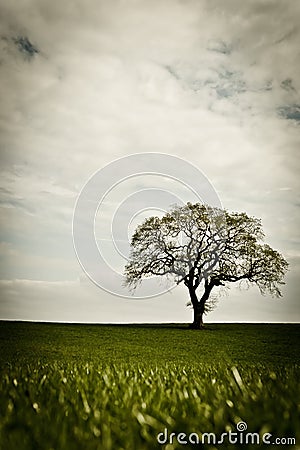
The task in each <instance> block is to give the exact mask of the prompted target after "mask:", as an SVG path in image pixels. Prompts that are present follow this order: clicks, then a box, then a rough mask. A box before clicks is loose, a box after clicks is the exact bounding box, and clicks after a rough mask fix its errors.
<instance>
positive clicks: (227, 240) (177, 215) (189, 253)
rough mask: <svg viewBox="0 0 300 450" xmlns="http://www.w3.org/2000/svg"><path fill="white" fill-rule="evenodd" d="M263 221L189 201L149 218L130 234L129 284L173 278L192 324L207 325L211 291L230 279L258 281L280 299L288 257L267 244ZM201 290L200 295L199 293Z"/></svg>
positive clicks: (132, 286)
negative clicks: (189, 310) (188, 308)
mask: <svg viewBox="0 0 300 450" xmlns="http://www.w3.org/2000/svg"><path fill="white" fill-rule="evenodd" d="M263 237H264V234H263V231H262V226H261V222H260V220H259V219H256V218H254V217H249V216H248V215H247V214H245V213H229V212H228V211H226V210H223V209H220V208H215V207H210V206H208V205H202V204H200V203H196V204H191V203H187V205H185V206H174V207H173V208H172V209H171V210H170V212H168V213H167V214H165V215H164V216H163V217H162V218H158V217H150V218H148V219H146V220H145V221H144V222H143V223H142V224H141V225H139V226H138V227H137V229H136V231H135V233H134V234H133V236H132V240H131V253H130V258H129V262H128V264H127V265H126V267H125V276H126V284H127V285H128V286H129V287H131V288H132V289H135V288H136V286H137V285H138V284H139V283H140V282H141V281H142V280H143V278H145V277H152V276H154V275H157V276H167V277H172V278H173V279H174V280H175V281H176V282H177V284H179V283H184V284H185V286H186V287H187V289H188V291H189V296H190V303H191V305H192V307H193V312H194V319H193V323H192V325H191V326H192V327H193V328H197V329H198V328H202V327H203V315H204V313H205V312H206V310H207V306H208V304H209V303H207V302H208V300H209V298H210V295H211V292H212V290H213V288H214V287H215V286H225V285H228V283H232V282H241V281H244V282H246V283H247V285H250V284H251V283H254V284H256V285H257V286H258V288H259V290H260V292H261V294H265V293H270V294H271V295H272V296H275V297H280V296H281V292H280V285H282V284H284V282H283V278H284V275H285V273H286V271H287V268H288V263H287V261H286V260H285V259H284V258H283V256H282V255H281V254H280V253H278V252H277V251H276V250H273V249H272V248H271V247H270V246H269V245H267V244H263V243H261V241H262V239H263ZM199 290H200V291H201V294H200V295H198V291H199Z"/></svg>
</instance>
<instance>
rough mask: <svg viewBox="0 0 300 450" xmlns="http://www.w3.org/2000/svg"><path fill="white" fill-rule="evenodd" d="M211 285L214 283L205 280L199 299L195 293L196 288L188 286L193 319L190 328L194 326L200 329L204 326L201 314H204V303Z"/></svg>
mask: <svg viewBox="0 0 300 450" xmlns="http://www.w3.org/2000/svg"><path fill="white" fill-rule="evenodd" d="M213 287H214V284H213V283H212V282H211V283H209V282H208V281H207V280H206V281H205V285H204V289H205V290H204V293H203V295H202V297H201V299H200V300H198V297H197V294H196V289H194V288H193V287H190V288H189V294H190V298H191V302H192V305H193V309H194V319H193V323H192V324H191V328H194V329H197V330H201V329H202V328H204V324H203V315H204V310H205V303H206V301H207V300H208V298H209V296H210V293H211V290H212V288H213Z"/></svg>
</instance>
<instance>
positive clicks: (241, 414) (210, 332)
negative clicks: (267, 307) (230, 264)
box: [0, 322, 300, 450]
mask: <svg viewBox="0 0 300 450" xmlns="http://www.w3.org/2000/svg"><path fill="white" fill-rule="evenodd" d="M299 344H300V325H286V324H282V325H281V324H272V325H267V324H211V325H208V326H207V328H206V329H205V330H203V331H195V330H189V329H187V327H186V326H185V325H123V326H121V325H120V326H118V325H73V324H41V323H20V322H19V323H18V322H0V355H1V356H0V375H1V376H0V398H1V402H0V449H1V450H2V449H3V450H4V449H5V450H15V449H20V450H23V449H24V450H27V449H45V450H46V449H48V450H50V449H53V450H63V449H70V450H73V449H74V450H77V449H83V450H84V449H87V450H89V449H99V450H100V449H101V450H102V449H103V450H110V449H114V450H119V449H128V450H129V449H130V450H135V449H137V450H138V449H145V450H148V449H156V448H161V449H165V450H171V449H177V448H207V449H208V448H210V449H213V448H221V449H225V448H259V446H256V445H254V444H253V443H252V444H250V445H244V444H241V443H237V444H235V445H233V444H230V443H228V441H227V442H226V438H225V441H224V443H223V444H215V445H213V444H212V443H211V444H207V443H206V444H205V445H204V446H200V447H199V446H197V445H193V444H192V443H188V444H185V445H182V444H179V443H178V440H177V439H176V438H175V437H173V438H172V439H171V440H172V444H170V443H169V444H168V445H160V444H158V443H157V438H156V437H157V434H158V433H161V432H163V431H164V430H165V429H167V430H168V440H170V436H169V435H170V433H172V432H174V433H176V435H178V433H180V432H183V433H186V434H187V436H189V434H190V433H197V435H198V436H199V437H200V439H201V435H202V433H205V432H206V433H209V432H214V433H216V434H217V438H220V436H221V434H222V433H223V432H226V431H227V432H228V431H229V430H232V431H236V425H237V423H238V422H241V421H243V422H246V423H247V426H248V429H247V432H253V433H260V438H261V436H262V435H263V434H264V433H270V434H271V435H272V437H271V438H270V442H272V441H274V440H275V438H285V439H287V438H290V437H291V438H296V440H297V443H298V445H299V444H300V433H299V417H300V415H299V409H300V392H299V382H298V380H299V378H300V377H299V376H300V365H299ZM247 432H246V431H245V432H244V433H242V434H238V439H240V440H241V439H242V436H243V438H245V434H246V433H247ZM297 433H298V434H297ZM161 439H162V440H164V435H163V436H161ZM193 439H196V438H195V436H194V437H193ZM239 442H240V441H239ZM286 442H287V441H282V443H281V444H280V445H276V446H275V445H273V446H272V447H273V448H274V447H275V448H288V445H284V443H286ZM264 447H269V448H270V446H269V445H265V446H264ZM292 447H294V448H295V446H292Z"/></svg>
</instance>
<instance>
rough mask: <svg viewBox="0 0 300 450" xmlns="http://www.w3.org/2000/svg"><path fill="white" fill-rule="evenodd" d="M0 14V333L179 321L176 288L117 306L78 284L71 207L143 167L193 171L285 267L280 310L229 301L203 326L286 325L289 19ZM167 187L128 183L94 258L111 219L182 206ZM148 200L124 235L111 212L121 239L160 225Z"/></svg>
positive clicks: (117, 0) (291, 251) (239, 10)
mask: <svg viewBox="0 0 300 450" xmlns="http://www.w3.org/2000/svg"><path fill="white" fill-rule="evenodd" d="M0 9H1V13H0V17H1V32H0V69H1V71H0V90H1V92H0V94H1V111H0V127H1V137H0V139H1V143H0V145H1V147H0V149H1V192H0V193H1V205H0V206H1V215H0V220H1V242H0V254H1V267H0V290H1V303H0V318H1V319H18V320H19V319H20V320H51V321H87V322H134V321H139V322H148V321H150V322H164V321H189V320H191V310H189V309H187V308H186V306H185V304H186V302H187V300H188V298H187V292H185V290H184V289H183V288H182V287H178V288H176V289H173V290H172V291H171V292H168V293H165V294H164V295H160V296H156V297H155V298H151V299H143V300H139V299H134V298H122V297H119V296H116V295H114V294H111V293H109V292H106V291H104V290H102V289H100V288H99V287H98V286H96V285H95V284H94V283H92V282H91V281H90V279H89V278H88V277H87V276H86V274H85V272H84V271H83V270H82V268H81V266H80V264H79V262H78V260H77V257H76V254H75V251H74V247H73V239H72V217H73V211H74V206H75V202H76V199H77V197H78V195H79V193H80V191H81V189H82V188H83V187H84V186H85V184H86V183H87V181H88V180H89V179H90V177H91V176H92V174H93V173H95V172H96V171H98V170H100V171H101V170H104V168H106V167H107V166H108V165H110V164H111V163H112V162H113V161H115V160H117V159H119V158H126V157H128V155H131V154H138V155H141V154H144V153H148V152H155V153H157V154H165V155H170V158H171V157H172V156H173V157H177V158H181V160H184V161H186V162H187V163H191V164H192V165H193V166H194V167H196V168H198V170H199V173H200V172H201V174H203V176H204V177H206V178H207V180H209V183H210V184H211V185H212V186H213V188H214V190H215V192H216V193H217V195H218V197H219V199H220V202H221V204H222V205H223V206H224V207H226V208H227V209H229V210H232V211H246V212H247V213H249V214H250V215H254V216H256V217H259V218H261V219H262V223H263V227H264V230H265V234H266V241H267V242H268V243H269V244H270V245H271V246H273V247H274V248H276V249H277V250H279V251H280V252H282V254H283V255H284V256H285V257H286V258H287V260H288V261H289V263H290V271H289V274H288V276H287V278H286V282H287V283H286V285H285V286H284V288H283V298H282V299H280V300H278V299H272V298H269V297H261V296H260V295H259V292H258V290H257V289H256V288H255V287H253V288H252V289H250V290H248V291H243V292H241V291H240V290H238V289H237V288H234V287H232V288H231V290H230V292H229V293H228V294H227V295H223V296H222V297H221V298H220V302H219V307H218V309H216V310H215V311H214V312H213V313H211V314H210V316H209V317H208V320H211V321H247V320H250V321H271V322H272V321H275V322H276V321H292V322H293V321H294V322H297V321H299V319H300V307H299V301H298V293H299V268H300V248H299V197H298V192H299V167H298V164H299V163H298V161H299V157H298V154H297V152H298V149H299V143H300V138H299V123H300V98H299V93H300V78H299V73H300V55H299V42H300V31H299V23H300V3H299V2H285V1H279V0H277V1H271V0H269V1H263V0H259V1H251V2H239V1H234V0H227V1H226V2H224V1H222V0H209V1H208V0H207V1H205V0H203V1H202V0H198V1H194V0H190V1H189V0H187V1H179V0H178V1H176V0H172V1H171V0H170V1H167V0H166V1H159V0H154V1H147V0H140V1H137V0H127V1H121V0H109V1H108V0H103V1H101V0H100V1H99V0H97V1H96V0H84V1H83V0H77V1H72V2H68V1H66V2H61V1H60V0H53V1H51V2H49V1H46V0H23V1H22V2H19V1H17V0H10V1H8V0H0ZM142 158H143V156H142ZM126 161H127V163H126ZM128 161H129V160H127V159H125V160H124V165H123V167H124V171H125V175H124V174H123V172H122V170H120V172H114V170H112V171H111V172H109V171H108V172H106V174H107V173H108V174H109V173H111V174H112V178H111V185H112V186H113V185H114V183H116V182H117V181H118V180H117V178H118V177H119V179H120V180H122V179H123V175H124V176H126V173H127V172H128V167H129V168H131V167H132V166H131V165H130V164H129V163H128ZM172 161H173V160H172V158H171V159H170V174H172V173H173V172H172V171H173V170H175V169H176V168H175V166H174V167H173V162H172ZM126 164H129V165H128V166H126ZM174 164H175V163H174ZM175 165H176V164H175ZM183 166H184V163H183ZM109 167H111V166H109ZM105 170H106V169H105ZM136 170H137V172H138V169H136ZM126 171H127V172H126ZM157 172H158V173H159V172H160V168H159V167H157ZM183 172H184V169H183ZM116 173H117V174H118V177H117V178H116ZM188 174H189V172H188V171H187V172H186V173H185V174H184V176H185V177H186V176H188ZM191 174H192V172H191ZM178 178H180V176H178V177H177V178H176V177H175V178H172V179H171V178H170V177H169V178H168V177H167V176H160V177H155V176H154V175H152V176H144V177H143V176H139V177H138V176H136V177H135V178H133V179H128V180H127V181H124V182H123V186H122V187H121V188H120V185H118V186H119V187H118V186H117V185H116V186H115V187H114V189H112V190H111V191H110V193H109V196H108V197H107V199H106V203H105V204H104V205H103V208H102V211H101V214H100V217H99V220H98V221H96V222H95V224H96V235H97V237H98V238H99V241H100V242H106V243H107V245H108V250H106V257H107V258H109V257H110V254H111V251H112V250H111V251H110V250H109V249H111V247H109V245H110V243H111V235H110V228H111V226H112V211H116V209H117V208H119V209H120V208H121V206H122V205H123V203H124V201H126V200H127V199H128V198H131V200H132V199H134V198H135V197H134V196H133V197H132V195H135V193H136V192H139V191H142V190H143V189H149V188H155V189H156V190H157V191H156V193H155V195H156V197H157V198H162V197H163V195H162V197H160V194H159V192H158V190H159V189H160V190H161V191H162V192H169V193H170V199H171V200H172V199H173V197H174V196H175V197H180V198H181V199H183V201H186V200H189V199H191V200H193V198H192V197H193V195H192V193H190V194H189V193H188V191H187V190H185V188H184V187H183V186H182V184H181V183H180V182H179V181H178ZM192 178H193V177H192V176H191V184H192V185H193V183H195V181H194V180H192ZM106 182H107V179H106ZM109 183H110V181H109V177H108V185H107V187H109ZM124 183H125V184H124ZM145 192H146V191H145ZM147 192H149V191H147ZM189 195H190V197H189ZM130 196H131V197H130ZM136 198H137V197H136ZM166 198H168V197H166ZM147 199H148V197H147V194H145V197H139V203H135V205H139V206H138V207H137V209H136V211H135V217H134V218H133V219H132V220H130V221H129V222H128V217H127V215H126V214H125V210H126V208H124V207H123V215H122V214H121V213H120V215H119V217H120V220H118V221H117V224H115V225H114V226H115V227H116V230H117V231H116V232H117V234H118V235H120V236H121V235H122V233H123V236H124V232H125V235H126V233H127V234H128V229H129V235H130V232H132V230H133V229H134V225H136V224H137V223H138V222H139V220H138V219H141V218H142V216H146V215H147V214H149V213H150V212H151V211H150V209H151V208H152V209H153V208H155V207H156V208H157V209H159V207H160V203H159V202H158V203H157V204H153V196H152V199H151V201H150V203H147ZM133 203H134V202H133ZM154 203H155V202H154ZM147 208H148V212H147ZM162 209H163V208H162ZM120 210H122V208H121V209H120ZM140 210H144V211H142V212H141V213H140V214H138V213H139V211H140ZM124 230H125V231H124ZM101 240H102V241H101ZM104 247H105V245H104ZM119 263H120V261H117V260H116V259H113V260H112V261H110V262H109V264H112V265H114V264H116V265H118V264H119ZM119 265H120V267H119V266H118V270H121V264H119Z"/></svg>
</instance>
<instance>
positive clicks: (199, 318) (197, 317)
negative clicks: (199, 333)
mask: <svg viewBox="0 0 300 450" xmlns="http://www.w3.org/2000/svg"><path fill="white" fill-rule="evenodd" d="M191 328H194V329H195V330H201V329H202V328H204V325H203V313H202V312H201V310H200V307H199V305H197V306H196V307H194V320H193V323H192V326H191Z"/></svg>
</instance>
